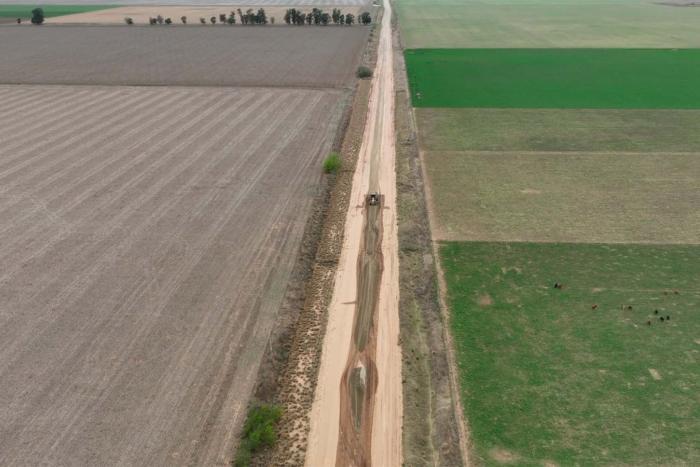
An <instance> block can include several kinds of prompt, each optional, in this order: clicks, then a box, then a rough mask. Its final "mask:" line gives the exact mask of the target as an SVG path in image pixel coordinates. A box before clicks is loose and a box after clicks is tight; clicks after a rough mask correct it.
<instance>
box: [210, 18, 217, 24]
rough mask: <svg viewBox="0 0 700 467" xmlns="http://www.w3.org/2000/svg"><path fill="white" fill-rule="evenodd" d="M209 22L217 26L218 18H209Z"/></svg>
mask: <svg viewBox="0 0 700 467" xmlns="http://www.w3.org/2000/svg"><path fill="white" fill-rule="evenodd" d="M209 21H211V24H216V16H212V17H211V18H209Z"/></svg>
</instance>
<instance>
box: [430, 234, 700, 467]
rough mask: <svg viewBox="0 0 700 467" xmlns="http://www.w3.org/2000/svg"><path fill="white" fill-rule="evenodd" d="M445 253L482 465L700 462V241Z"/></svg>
mask: <svg viewBox="0 0 700 467" xmlns="http://www.w3.org/2000/svg"><path fill="white" fill-rule="evenodd" d="M440 256H441V259H442V264H443V267H444V270H445V276H446V281H447V286H448V287H447V294H448V302H449V305H450V309H451V328H452V332H453V335H454V342H455V348H456V354H457V359H458V366H459V368H460V375H459V376H460V380H461V387H462V399H463V402H464V406H465V411H466V413H467V418H468V422H469V425H470V433H471V437H472V441H473V447H474V448H473V449H474V451H473V455H476V457H477V458H478V459H477V463H479V461H482V462H481V463H485V464H486V465H498V464H500V463H514V464H516V465H533V466H534V465H649V466H651V465H700V449H698V445H697V442H698V439H700V403H699V402H700V401H699V400H698V394H700V378H699V377H698V364H699V363H700V284H699V283H698V277H700V247H698V246H651V245H647V246H642V245H600V244H597V245H593V244H589V245H585V244H534V243H520V244H518V243H446V244H443V245H441V247H440ZM555 282H560V283H562V284H563V289H561V290H560V289H555V288H553V284H554V283H555ZM674 290H675V291H677V292H678V293H677V294H676V293H674ZM596 305H597V307H596V309H593V308H594V306H596ZM628 307H631V309H628ZM623 308H624V309H623ZM654 310H659V314H658V315H656V314H654ZM660 316H663V317H664V318H665V317H666V316H670V317H671V319H670V321H666V320H665V321H664V322H661V321H660V320H659V317H660ZM648 320H649V321H650V322H651V325H650V326H649V325H647V321H648ZM548 463H550V464H548Z"/></svg>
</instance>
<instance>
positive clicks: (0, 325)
mask: <svg viewBox="0 0 700 467" xmlns="http://www.w3.org/2000/svg"><path fill="white" fill-rule="evenodd" d="M342 101H343V98H342V93H341V92H339V91H334V90H330V91H317V90H285V89H278V88H276V89H269V88H246V89H222V88H216V89H211V88H196V89H193V88H177V87H167V88H162V87H147V88H131V87H100V86H89V87H80V86H78V87H76V86H68V87H64V86H0V102H2V103H3V105H2V106H1V107H0V141H2V144H0V219H1V222H0V465H3V466H5V465H33V466H37V465H92V466H98V465H154V466H160V465H167V466H174V465H207V466H211V465H227V464H228V461H230V459H231V456H232V455H233V445H234V441H235V436H236V434H237V427H239V426H240V424H241V421H242V419H243V418H244V417H245V408H246V404H247V401H248V397H249V394H250V391H251V389H252V386H253V384H254V382H255V379H256V375H257V369H258V366H259V363H260V358H261V356H262V354H263V350H264V348H265V345H266V343H267V336H268V335H269V333H270V329H271V327H272V325H273V323H274V321H275V320H276V318H277V312H278V310H279V304H280V301H281V299H282V296H283V294H284V290H285V287H286V284H287V282H288V278H289V275H290V272H291V270H292V266H293V263H294V261H295V259H296V255H297V252H298V247H299V243H300V240H301V237H302V233H303V230H304V226H305V223H306V217H307V213H308V212H309V210H310V207H311V203H312V202H313V200H314V199H315V192H314V187H315V186H316V185H317V184H318V183H319V181H320V176H321V171H320V161H321V159H322V157H323V156H324V155H325V154H326V153H327V151H328V150H329V148H330V146H331V143H332V140H333V136H334V134H335V132H336V126H337V122H338V119H339V117H340V110H341V107H342ZM311 135H313V137H311Z"/></svg>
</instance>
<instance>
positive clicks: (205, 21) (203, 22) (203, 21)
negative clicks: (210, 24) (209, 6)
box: [199, 18, 207, 24]
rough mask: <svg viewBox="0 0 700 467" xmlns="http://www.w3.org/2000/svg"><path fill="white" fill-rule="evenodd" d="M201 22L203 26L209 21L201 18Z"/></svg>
mask: <svg viewBox="0 0 700 467" xmlns="http://www.w3.org/2000/svg"><path fill="white" fill-rule="evenodd" d="M199 22H200V23H202V24H207V20H206V19H204V18H199Z"/></svg>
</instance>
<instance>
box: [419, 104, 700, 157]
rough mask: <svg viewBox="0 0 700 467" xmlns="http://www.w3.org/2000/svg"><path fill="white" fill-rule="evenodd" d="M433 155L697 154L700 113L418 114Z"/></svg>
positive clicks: (425, 146)
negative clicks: (515, 152) (482, 153)
mask: <svg viewBox="0 0 700 467" xmlns="http://www.w3.org/2000/svg"><path fill="white" fill-rule="evenodd" d="M416 115H417V117H418V128H419V131H420V143H421V147H422V148H423V149H425V150H428V151H596V152H610V151H621V152H698V153H700V110H639V109H624V110H616V109H472V108H461V109H434V108H428V109H423V108H421V109H417V111H416Z"/></svg>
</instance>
